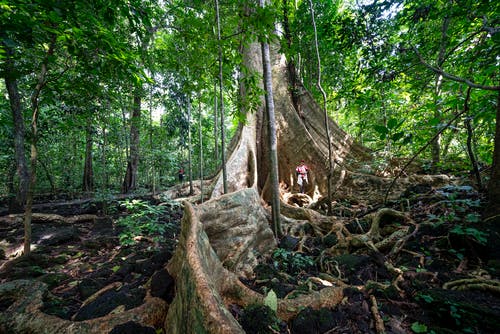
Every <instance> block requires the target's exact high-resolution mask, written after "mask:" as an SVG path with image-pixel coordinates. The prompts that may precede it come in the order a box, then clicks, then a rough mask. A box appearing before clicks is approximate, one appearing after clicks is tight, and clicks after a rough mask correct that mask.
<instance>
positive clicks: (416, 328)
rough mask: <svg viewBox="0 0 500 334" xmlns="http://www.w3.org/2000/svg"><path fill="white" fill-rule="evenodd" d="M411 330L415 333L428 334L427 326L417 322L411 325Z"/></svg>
mask: <svg viewBox="0 0 500 334" xmlns="http://www.w3.org/2000/svg"><path fill="white" fill-rule="evenodd" d="M411 330H412V331H413V332H414V333H427V326H426V325H424V324H421V323H419V322H418V321H417V322H414V323H413V324H411Z"/></svg>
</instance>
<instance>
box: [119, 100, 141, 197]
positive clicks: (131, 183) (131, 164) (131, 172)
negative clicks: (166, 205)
mask: <svg viewBox="0 0 500 334" xmlns="http://www.w3.org/2000/svg"><path fill="white" fill-rule="evenodd" d="M140 124H141V97H140V95H139V92H136V93H135V94H134V107H133V110H132V117H131V119H130V155H129V158H128V161H127V171H126V173H125V179H124V180H123V189H122V191H123V193H125V194H126V193H128V192H130V191H132V190H135V189H136V187H137V167H138V166H139V129H140Z"/></svg>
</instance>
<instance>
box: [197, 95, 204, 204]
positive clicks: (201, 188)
mask: <svg viewBox="0 0 500 334" xmlns="http://www.w3.org/2000/svg"><path fill="white" fill-rule="evenodd" d="M201 121H202V115H201V101H200V98H199V97H198V136H199V139H198V140H199V145H200V201H201V203H203V133H202V131H201V130H202V129H201Z"/></svg>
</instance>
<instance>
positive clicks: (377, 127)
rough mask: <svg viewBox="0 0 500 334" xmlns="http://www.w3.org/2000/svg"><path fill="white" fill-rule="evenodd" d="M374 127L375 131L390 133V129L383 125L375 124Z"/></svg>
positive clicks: (384, 133) (382, 133)
mask: <svg viewBox="0 0 500 334" xmlns="http://www.w3.org/2000/svg"><path fill="white" fill-rule="evenodd" d="M373 129H375V131H377V132H378V133H380V134H381V135H386V134H388V133H389V129H388V128H387V127H385V126H383V125H374V126H373Z"/></svg>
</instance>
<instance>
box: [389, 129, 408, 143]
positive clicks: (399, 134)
mask: <svg viewBox="0 0 500 334" xmlns="http://www.w3.org/2000/svg"><path fill="white" fill-rule="evenodd" d="M404 135H405V133H404V132H403V131H400V132H397V133H395V134H393V135H392V137H391V139H392V140H393V141H398V140H400V139H401V138H403V137H404Z"/></svg>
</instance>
